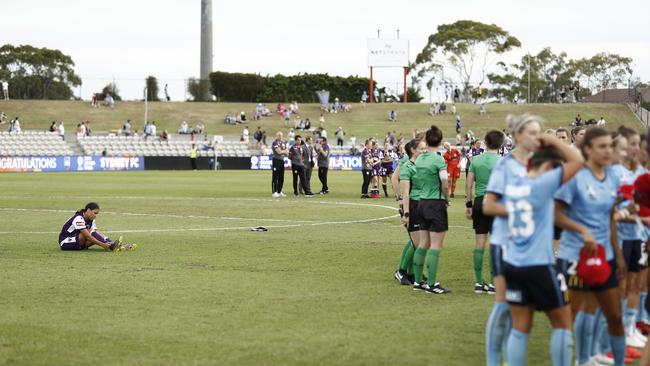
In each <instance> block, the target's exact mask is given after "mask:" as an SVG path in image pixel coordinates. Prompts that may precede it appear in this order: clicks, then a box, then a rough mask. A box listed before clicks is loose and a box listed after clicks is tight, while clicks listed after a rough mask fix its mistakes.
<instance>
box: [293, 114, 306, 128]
mask: <svg viewBox="0 0 650 366" xmlns="http://www.w3.org/2000/svg"><path fill="white" fill-rule="evenodd" d="M293 128H295V129H296V130H304V129H305V124H304V122H303V121H302V119H301V118H300V116H298V115H296V117H295V118H294V120H293Z"/></svg>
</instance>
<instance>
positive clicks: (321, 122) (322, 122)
mask: <svg viewBox="0 0 650 366" xmlns="http://www.w3.org/2000/svg"><path fill="white" fill-rule="evenodd" d="M318 126H319V127H325V115H324V114H323V113H321V114H320V117H319V118H318Z"/></svg>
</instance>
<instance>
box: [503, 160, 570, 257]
mask: <svg viewBox="0 0 650 366" xmlns="http://www.w3.org/2000/svg"><path fill="white" fill-rule="evenodd" d="M561 181H562V168H555V169H553V170H551V171H548V172H546V173H544V174H542V175H540V176H539V177H537V178H530V177H527V176H525V177H520V176H512V177H508V181H507V182H506V190H505V194H504V196H503V199H504V203H505V206H506V209H507V211H508V229H509V232H510V240H509V241H508V244H507V246H506V249H505V250H504V256H503V259H504V260H505V261H506V262H507V263H509V264H511V265H513V266H515V267H529V266H541V265H550V264H553V263H555V257H554V256H553V221H554V201H553V200H552V199H551V197H553V195H554V194H555V192H556V191H557V190H558V188H560V183H561Z"/></svg>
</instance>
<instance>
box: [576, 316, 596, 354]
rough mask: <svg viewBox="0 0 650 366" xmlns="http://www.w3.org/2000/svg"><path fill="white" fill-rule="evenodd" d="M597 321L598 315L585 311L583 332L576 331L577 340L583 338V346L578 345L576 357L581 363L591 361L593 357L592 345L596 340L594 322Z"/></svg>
mask: <svg viewBox="0 0 650 366" xmlns="http://www.w3.org/2000/svg"><path fill="white" fill-rule="evenodd" d="M595 321H596V316H595V315H594V314H589V313H585V315H584V319H583V324H584V325H583V327H582V333H581V334H579V333H575V335H576V341H577V340H578V339H582V345H583V347H582V348H578V347H577V346H576V358H577V359H578V360H579V361H580V363H581V364H582V363H585V362H587V361H589V358H590V357H591V346H592V344H593V340H594V322H595Z"/></svg>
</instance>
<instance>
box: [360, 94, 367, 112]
mask: <svg viewBox="0 0 650 366" xmlns="http://www.w3.org/2000/svg"><path fill="white" fill-rule="evenodd" d="M367 101H368V93H366V91H365V90H364V91H363V94H361V106H362V107H363V108H365V107H366V102H367Z"/></svg>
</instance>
